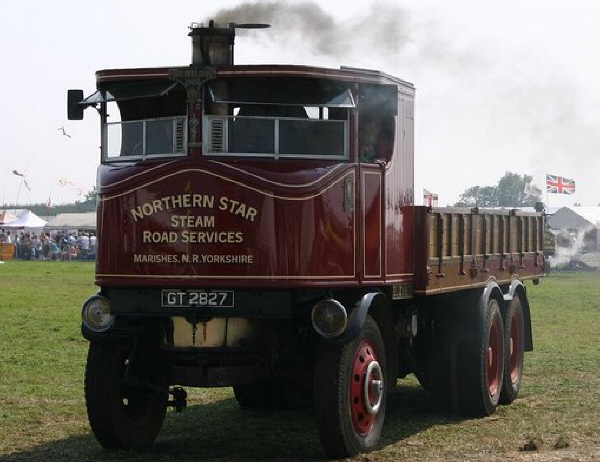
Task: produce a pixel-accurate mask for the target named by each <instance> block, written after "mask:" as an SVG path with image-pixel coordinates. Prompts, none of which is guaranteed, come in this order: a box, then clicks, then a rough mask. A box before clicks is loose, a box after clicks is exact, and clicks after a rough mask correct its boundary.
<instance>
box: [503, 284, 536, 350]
mask: <svg viewBox="0 0 600 462" xmlns="http://www.w3.org/2000/svg"><path fill="white" fill-rule="evenodd" d="M514 297H520V298H521V306H522V308H523V322H524V324H525V343H524V345H523V346H524V349H525V351H533V329H532V327H531V313H530V311H529V300H527V291H526V289H525V285H524V284H523V282H522V281H520V280H518V279H513V281H512V282H511V283H510V286H509V288H508V292H507V293H506V294H504V301H505V303H507V304H508V303H510V302H511V301H512V299H513V298H514Z"/></svg>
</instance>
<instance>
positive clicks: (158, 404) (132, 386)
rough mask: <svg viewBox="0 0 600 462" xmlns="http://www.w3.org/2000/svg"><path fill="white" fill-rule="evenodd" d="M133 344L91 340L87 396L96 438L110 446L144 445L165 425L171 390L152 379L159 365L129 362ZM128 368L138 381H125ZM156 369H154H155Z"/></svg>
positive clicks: (87, 404)
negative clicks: (154, 366) (123, 345)
mask: <svg viewBox="0 0 600 462" xmlns="http://www.w3.org/2000/svg"><path fill="white" fill-rule="evenodd" d="M130 352H131V348H129V347H121V346H119V345H117V344H116V343H114V342H98V341H92V342H90V348H89V351H88V358H87V366H86V371H85V400H86V406H87V412H88V418H89V421H90V426H91V428H92V431H93V432H94V435H95V436H96V439H97V440H98V441H99V442H100V444H101V445H102V446H104V447H105V448H108V449H142V448H145V447H147V446H149V445H151V444H152V443H153V442H154V440H155V439H156V436H157V435H158V432H159V431H160V429H161V427H162V423H163V420H164V417H165V412H166V407H167V399H168V391H167V387H159V386H158V385H157V383H158V382H157V379H158V381H160V378H155V380H152V374H151V373H150V370H151V369H153V371H156V372H158V371H157V370H160V367H156V368H152V367H151V366H150V361H151V360H152V359H155V358H147V360H146V361H147V364H146V365H143V364H132V363H131V362H130ZM126 370H130V371H132V372H133V371H135V373H136V374H137V375H136V377H137V378H138V383H136V382H135V381H130V380H129V379H130V378H131V377H129V378H128V382H125V378H126ZM156 372H154V373H156Z"/></svg>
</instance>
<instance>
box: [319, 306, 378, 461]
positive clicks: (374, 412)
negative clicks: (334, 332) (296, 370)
mask: <svg viewBox="0 0 600 462" xmlns="http://www.w3.org/2000/svg"><path fill="white" fill-rule="evenodd" d="M386 372H387V371H386V358H385V349H384V345H383V340H382V338H381V333H380V332H379V328H378V327H377V323H376V322H375V321H374V320H373V319H372V318H371V317H370V316H367V319H366V320H365V323H364V325H363V327H362V329H361V331H360V333H359V335H358V336H357V337H356V338H355V339H354V340H353V341H351V342H349V343H346V344H344V345H333V344H327V343H322V345H321V348H320V351H319V354H318V358H317V365H316V370H315V389H314V390H315V391H314V402H315V412H316V417H317V427H318V430H319V437H320V439H321V444H322V446H323V448H324V450H325V452H326V453H327V455H328V456H329V457H332V458H341V457H348V456H351V455H353V454H356V453H358V452H363V451H368V450H371V449H373V448H375V446H376V445H377V443H378V441H379V436H380V434H381V429H382V427H383V421H384V417H385V408H386V397H387V390H386V384H385V378H386Z"/></svg>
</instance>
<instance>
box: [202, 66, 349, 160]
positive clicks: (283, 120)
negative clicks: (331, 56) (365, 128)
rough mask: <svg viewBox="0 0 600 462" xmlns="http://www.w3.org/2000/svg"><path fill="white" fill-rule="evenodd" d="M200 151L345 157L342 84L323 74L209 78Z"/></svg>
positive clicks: (346, 107) (344, 91) (344, 90)
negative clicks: (315, 76) (285, 77)
mask: <svg viewBox="0 0 600 462" xmlns="http://www.w3.org/2000/svg"><path fill="white" fill-rule="evenodd" d="M207 93H208V97H207V101H206V105H205V120H204V124H203V127H204V133H203V146H204V152H205V153H206V154H208V155H217V156H228V155H229V156H231V155H235V156H254V157H274V158H280V157H281V158H284V157H294V158H307V159H309V158H318V159H347V158H348V149H349V148H348V145H349V143H348V120H349V109H351V108H354V107H355V104H354V99H353V97H352V93H351V92H350V90H349V88H348V87H347V85H346V84H342V83H339V82H333V81H330V80H323V79H299V78H294V79H283V78H277V79H276V78H262V79H258V78H254V79H249V78H246V79H243V78H237V79H226V80H225V79H223V80H216V81H212V82H210V83H209V84H208V91H207Z"/></svg>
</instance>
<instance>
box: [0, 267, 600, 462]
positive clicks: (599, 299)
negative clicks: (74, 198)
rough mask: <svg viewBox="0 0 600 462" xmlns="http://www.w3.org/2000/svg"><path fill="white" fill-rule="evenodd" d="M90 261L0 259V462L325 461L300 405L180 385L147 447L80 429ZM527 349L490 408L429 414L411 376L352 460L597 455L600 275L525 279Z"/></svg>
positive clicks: (85, 427) (583, 458)
mask: <svg viewBox="0 0 600 462" xmlns="http://www.w3.org/2000/svg"><path fill="white" fill-rule="evenodd" d="M93 271H94V266H93V263H80V262H6V263H5V264H3V265H0V281H1V282H0V296H1V298H0V315H1V318H0V319H1V323H0V461H24V460H36V461H63V460H64V461H67V460H68V461H91V460H106V461H178V462H185V461H188V460H189V461H191V460H203V461H224V460H227V461H256V460H266V461H278V460H282V461H283V460H291V461H312V460H323V453H322V451H321V448H320V446H319V442H318V437H317V432H316V428H315V425H314V423H313V417H312V414H311V412H308V411H303V412H292V411H287V412H280V413H274V412H259V411H244V410H242V409H240V408H239V407H238V406H237V404H236V402H235V400H234V399H233V396H232V393H231V390H230V389H211V390H191V391H190V390H188V391H190V400H189V403H188V404H189V407H188V409H187V410H186V411H184V412H183V413H181V414H177V413H174V412H171V411H169V413H168V415H167V419H166V421H165V425H164V427H163V430H162V432H161V434H160V435H159V437H158V439H157V442H156V444H155V445H154V447H153V448H152V449H151V450H150V451H149V452H145V453H123V452H107V451H104V450H102V449H101V448H100V446H99V445H98V444H97V442H96V441H95V439H94V438H93V436H92V435H91V434H90V430H89V427H88V423H87V416H86V412H85V405H84V402H83V373H84V367H85V356H86V352H87V342H86V341H85V340H84V339H83V338H82V337H81V334H80V330H79V325H80V318H79V311H80V306H81V302H82V301H83V300H84V299H85V298H86V297H87V296H88V295H90V294H92V293H93V292H94V291H95V287H94V285H93V282H92V281H93ZM527 287H528V294H529V298H530V303H531V307H532V318H533V326H534V347H535V350H534V351H533V352H532V353H528V354H527V355H526V357H525V375H524V388H523V389H522V391H521V395H520V397H519V399H517V400H516V401H515V402H514V403H513V405H511V406H506V407H500V408H499V411H498V413H497V414H495V415H493V416H491V417H489V418H485V419H474V420H461V419H458V418H455V417H451V416H446V415H443V414H440V413H438V412H437V411H436V410H435V409H434V408H433V406H432V404H431V402H430V400H429V398H428V396H427V394H426V393H425V392H424V391H423V390H422V389H421V388H420V387H419V386H418V385H417V383H416V381H415V380H414V379H410V378H409V379H406V380H403V381H400V382H399V385H398V387H397V389H396V390H395V391H394V393H393V395H391V396H390V401H389V409H388V415H387V418H386V426H385V429H384V434H383V438H382V445H381V447H380V449H378V450H377V451H374V452H372V453H369V454H363V455H359V456H357V457H355V458H354V460H357V461H361V462H364V461H390V462H391V461H396V460H415V461H417V460H419V461H465V460H469V461H500V460H502V461H506V460H527V461H592V460H594V461H598V460H600V371H599V367H600V340H599V339H600V337H599V330H600V272H594V273H552V274H551V275H550V276H549V277H547V278H545V279H544V280H542V281H541V284H540V285H539V286H533V285H532V284H528V286H527Z"/></svg>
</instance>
